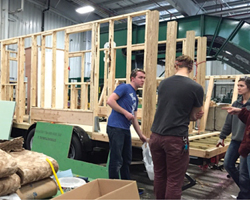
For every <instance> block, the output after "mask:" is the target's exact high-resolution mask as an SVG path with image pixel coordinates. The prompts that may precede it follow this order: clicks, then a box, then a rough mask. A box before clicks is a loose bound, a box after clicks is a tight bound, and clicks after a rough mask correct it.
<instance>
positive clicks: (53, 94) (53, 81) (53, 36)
mask: <svg viewBox="0 0 250 200" xmlns="http://www.w3.org/2000/svg"><path fill="white" fill-rule="evenodd" d="M56 34H57V32H56V31H54V32H53V34H52V87H51V90H52V91H51V108H55V107H56V41H57V36H56Z"/></svg>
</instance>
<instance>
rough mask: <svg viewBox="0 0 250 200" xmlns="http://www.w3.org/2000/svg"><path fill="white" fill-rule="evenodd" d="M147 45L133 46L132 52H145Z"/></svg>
mask: <svg viewBox="0 0 250 200" xmlns="http://www.w3.org/2000/svg"><path fill="white" fill-rule="evenodd" d="M144 49H145V45H144V44H133V45H131V50H132V51H139V50H144Z"/></svg>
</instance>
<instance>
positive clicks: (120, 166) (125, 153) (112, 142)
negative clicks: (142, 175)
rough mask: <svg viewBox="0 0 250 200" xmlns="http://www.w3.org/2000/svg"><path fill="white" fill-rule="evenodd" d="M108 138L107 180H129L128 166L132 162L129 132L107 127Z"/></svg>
mask: <svg viewBox="0 0 250 200" xmlns="http://www.w3.org/2000/svg"><path fill="white" fill-rule="evenodd" d="M107 133H108V137H109V150H110V155H109V178H110V179H119V175H121V179H125V180H130V171H129V166H130V164H131V160H132V144H131V134H130V130H125V129H121V128H115V127H110V126H107Z"/></svg>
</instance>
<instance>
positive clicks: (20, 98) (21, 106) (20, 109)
mask: <svg viewBox="0 0 250 200" xmlns="http://www.w3.org/2000/svg"><path fill="white" fill-rule="evenodd" d="M18 52H19V53H18V54H17V55H18V78H17V90H16V97H17V101H16V102H17V105H16V107H17V110H16V121H17V123H22V122H23V115H24V113H25V87H24V62H25V51H24V38H20V39H19V42H18Z"/></svg>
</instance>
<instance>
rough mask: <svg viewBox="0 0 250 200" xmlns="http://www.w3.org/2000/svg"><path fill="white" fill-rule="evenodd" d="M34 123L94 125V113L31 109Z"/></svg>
mask: <svg viewBox="0 0 250 200" xmlns="http://www.w3.org/2000/svg"><path fill="white" fill-rule="evenodd" d="M31 120H32V121H47V122H54V123H68V124H81V125H89V126H92V125H93V112H91V111H82V110H69V109H49V108H46V109H44V108H31Z"/></svg>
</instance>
